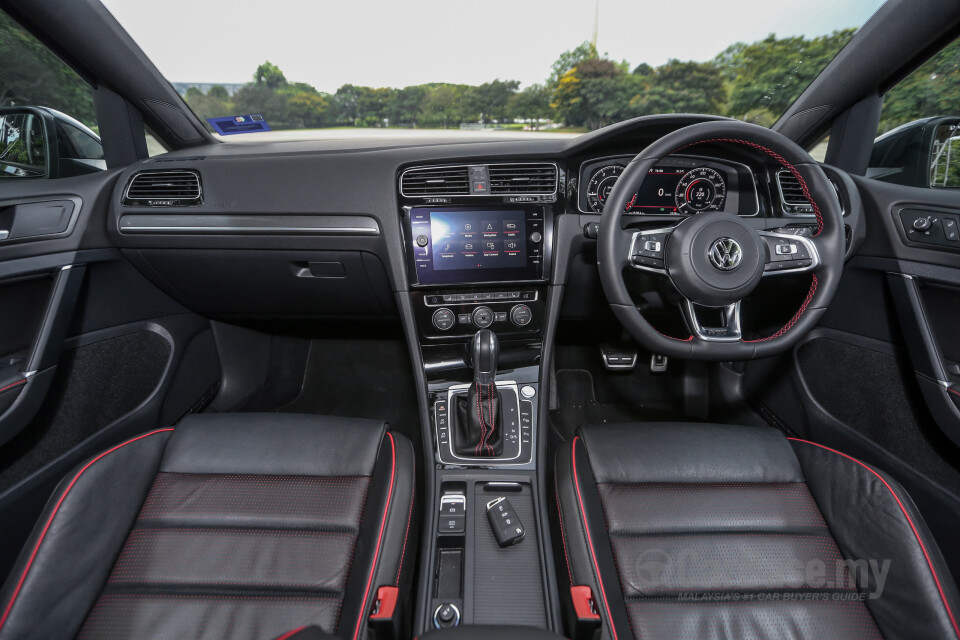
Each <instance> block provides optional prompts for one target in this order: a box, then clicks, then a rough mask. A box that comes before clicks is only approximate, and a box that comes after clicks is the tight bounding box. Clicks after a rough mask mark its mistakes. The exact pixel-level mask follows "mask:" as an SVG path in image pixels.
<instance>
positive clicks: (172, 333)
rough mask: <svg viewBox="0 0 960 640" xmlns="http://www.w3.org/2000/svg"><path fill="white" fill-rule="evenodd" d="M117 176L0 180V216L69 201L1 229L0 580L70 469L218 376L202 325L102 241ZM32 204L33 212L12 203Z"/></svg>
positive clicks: (206, 391)
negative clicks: (7, 233) (49, 228)
mask: <svg viewBox="0 0 960 640" xmlns="http://www.w3.org/2000/svg"><path fill="white" fill-rule="evenodd" d="M116 175H117V174H116V172H104V173H101V174H93V175H89V176H83V177H78V178H66V179H61V180H56V181H32V182H27V181H24V182H16V183H12V184H11V183H4V184H2V185H0V223H4V222H5V221H7V219H6V218H3V216H4V215H7V218H9V217H10V215H11V214H10V212H11V207H13V208H15V209H16V207H17V206H19V205H15V204H12V203H23V202H51V201H59V202H63V201H68V202H71V203H76V205H77V206H76V208H75V210H73V211H71V213H70V216H73V217H72V218H71V221H70V222H69V224H68V227H67V229H66V231H64V232H58V233H53V234H50V235H49V236H46V237H37V236H36V235H33V236H30V237H25V236H19V235H18V234H12V235H15V236H17V237H13V238H9V237H8V239H6V240H0V522H3V523H4V526H3V527H0V579H2V577H3V576H5V575H6V572H7V571H8V570H9V567H10V566H11V565H12V563H13V561H14V560H15V559H16V556H17V554H18V553H19V551H20V548H21V545H22V544H23V542H24V540H25V539H26V537H27V535H28V534H29V532H30V530H31V529H32V527H33V526H34V523H35V520H36V517H37V516H38V515H39V513H40V511H41V509H42V507H43V505H44V503H45V501H46V499H47V497H48V496H49V495H50V494H51V492H52V491H53V490H54V488H55V487H56V485H57V483H58V482H60V481H61V479H62V478H63V477H64V476H65V475H67V474H68V473H69V472H70V470H71V469H72V468H74V467H76V466H77V465H78V464H79V463H81V462H82V461H83V460H84V459H86V458H88V457H90V456H92V455H94V454H96V453H97V452H99V451H102V450H103V449H106V448H109V447H110V446H112V445H115V444H117V443H119V442H121V441H123V440H125V439H128V438H129V437H132V436H134V435H136V434H138V433H142V432H143V431H146V430H150V429H155V428H157V427H159V426H167V425H170V424H174V423H175V422H177V421H178V420H179V419H180V418H181V417H182V416H183V415H185V414H186V413H188V412H190V411H195V410H198V409H200V408H202V407H203V406H204V405H205V403H206V402H209V400H210V398H211V397H212V395H213V393H214V392H215V390H216V389H217V388H218V386H219V381H220V364H219V358H218V356H217V352H216V345H215V343H214V338H213V333H212V330H211V328H210V322H209V321H208V320H207V319H206V318H204V317H202V316H199V315H197V314H194V313H192V312H191V311H190V310H189V309H186V308H185V307H183V306H182V305H181V304H179V303H177V302H176V301H174V300H173V299H171V298H170V297H169V296H168V295H167V294H165V293H164V292H162V291H160V290H159V289H158V288H157V287H156V286H155V285H153V284H152V283H151V282H150V281H149V280H147V279H146V278H144V277H143V275H142V274H141V273H140V272H139V271H138V270H137V269H135V268H134V267H133V266H132V265H131V264H130V263H129V262H128V261H127V260H126V258H124V256H123V255H122V253H121V252H120V251H119V250H117V249H115V248H113V247H112V246H111V243H110V241H109V239H108V236H107V233H106V224H107V223H106V218H107V215H106V212H107V209H108V203H109V199H110V197H111V196H112V193H113V186H114V183H115V181H116ZM31 211H32V213H37V212H38V211H39V212H40V214H41V215H44V214H45V211H43V210H38V209H33V210H31V209H30V208H22V209H18V210H17V211H16V214H17V216H19V215H20V214H21V213H23V212H26V213H31ZM4 212H6V213H4ZM46 213H49V212H46ZM54 217H55V216H54V214H53V213H49V216H48V218H49V219H48V220H47V223H49V224H51V225H53V224H54V222H56V221H54V220H53V218H54ZM40 223H43V221H42V220H41V221H40V222H38V223H37V225H34V226H33V228H37V227H38V226H42V225H41V224H40ZM17 224H18V225H22V224H23V223H22V222H20V219H19V218H18V221H17ZM44 224H46V223H44ZM58 224H59V223H58ZM11 228H23V227H22V226H20V227H15V226H12V227H11ZM27 228H31V227H30V225H29V224H28V225H27ZM11 385H12V386H11ZM5 387H9V388H5Z"/></svg>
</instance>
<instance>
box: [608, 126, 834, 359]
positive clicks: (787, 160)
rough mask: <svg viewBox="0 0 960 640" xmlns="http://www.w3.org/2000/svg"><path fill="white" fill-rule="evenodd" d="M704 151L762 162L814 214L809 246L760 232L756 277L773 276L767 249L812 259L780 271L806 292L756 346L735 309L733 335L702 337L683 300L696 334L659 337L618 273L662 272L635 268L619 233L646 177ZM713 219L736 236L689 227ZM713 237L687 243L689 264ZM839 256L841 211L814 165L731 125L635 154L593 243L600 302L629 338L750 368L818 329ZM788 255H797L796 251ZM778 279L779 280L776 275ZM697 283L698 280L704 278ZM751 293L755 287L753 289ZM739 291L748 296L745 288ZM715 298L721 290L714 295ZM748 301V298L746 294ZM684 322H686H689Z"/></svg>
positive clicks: (781, 141) (629, 234)
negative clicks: (789, 249) (670, 160)
mask: <svg viewBox="0 0 960 640" xmlns="http://www.w3.org/2000/svg"><path fill="white" fill-rule="evenodd" d="M704 143H709V144H716V145H737V146H740V147H744V148H747V149H751V150H753V151H756V152H758V153H762V154H764V155H765V156H767V157H768V158H770V159H772V160H773V161H775V162H776V163H778V164H779V165H780V166H781V167H782V168H783V169H785V170H787V171H789V172H790V173H791V174H793V175H794V177H796V179H797V180H798V182H799V184H800V186H801V189H802V191H803V193H804V195H805V196H806V197H807V199H808V200H809V201H810V203H811V205H812V206H813V210H814V218H815V220H816V225H817V229H816V232H815V233H814V234H813V236H812V237H810V238H803V237H800V236H792V237H788V236H784V237H783V238H780V237H779V236H778V235H775V234H773V233H772V232H770V231H763V230H761V231H758V233H759V234H760V235H762V236H763V238H762V239H763V242H764V247H765V249H766V253H765V255H764V256H763V258H764V265H765V266H764V270H763V275H762V276H761V277H764V276H766V275H771V274H772V269H774V267H771V272H769V273H768V270H767V266H766V265H767V263H769V262H774V261H775V260H774V259H773V258H772V255H773V250H774V249H773V248H771V244H770V242H773V243H785V244H788V245H795V246H799V247H801V249H800V252H801V253H800V255H801V256H802V255H803V254H804V252H805V253H810V252H812V257H811V263H810V264H809V265H806V266H803V267H797V268H796V269H792V268H791V269H787V270H786V271H784V273H791V272H800V273H808V274H809V277H810V289H809V290H808V293H807V296H806V298H805V299H804V301H803V303H802V305H801V306H800V308H799V310H798V311H797V312H796V313H795V314H794V315H793V316H792V317H791V318H790V320H789V321H788V322H787V323H786V324H785V325H784V326H783V327H781V328H780V329H779V330H777V331H776V332H774V333H772V334H771V335H768V336H764V337H760V338H758V339H755V340H743V339H742V335H740V334H739V301H738V302H737V303H736V309H735V313H736V318H735V321H736V324H737V326H736V332H735V333H734V332H733V331H730V332H729V336H726V337H722V336H721V337H716V338H714V337H711V336H710V335H709V334H703V333H702V332H701V331H700V327H699V326H696V325H697V322H696V319H697V314H696V309H695V307H697V306H698V305H697V304H691V303H690V301H689V300H686V305H687V306H690V308H689V309H688V310H687V309H685V313H684V317H685V319H687V324H688V326H690V325H691V324H693V325H695V327H691V336H690V337H688V338H686V339H678V338H673V337H670V336H667V335H664V334H662V333H660V332H659V331H657V329H656V328H654V327H653V326H652V325H651V324H650V323H649V322H648V321H647V320H646V319H645V318H644V317H643V315H642V314H641V313H640V311H639V309H638V308H637V307H636V305H635V304H634V302H633V300H632V299H631V297H630V294H629V292H628V291H627V287H626V283H625V281H624V277H623V271H624V269H625V268H628V267H636V268H640V269H645V270H647V271H661V270H660V269H657V268H655V267H649V266H648V267H643V266H640V265H638V264H637V263H636V261H635V260H636V259H635V258H634V255H635V252H636V251H638V249H637V248H636V247H635V243H636V241H637V239H638V238H639V237H640V236H638V235H637V234H636V232H634V231H633V230H632V229H623V227H622V225H623V221H624V211H625V209H626V205H627V203H628V202H629V200H630V198H631V197H633V195H634V194H635V193H636V192H637V190H638V189H639V187H640V186H641V184H642V183H643V179H644V178H645V177H646V175H647V173H648V171H649V170H650V169H651V168H652V167H653V166H655V165H656V164H657V163H659V162H660V161H661V160H662V159H663V158H665V157H667V156H669V155H671V154H674V153H677V152H678V151H681V150H683V149H687V148H689V147H692V146H695V145H699V144H704ZM711 215H714V216H717V218H716V219H717V221H719V220H720V219H721V217H723V216H726V218H725V220H726V221H727V222H729V223H730V224H731V225H733V226H729V227H727V229H728V230H730V231H736V230H737V227H736V223H735V222H734V221H735V220H738V218H736V217H735V216H730V215H729V214H716V213H712V212H705V213H701V214H699V215H698V216H693V217H692V218H690V219H700V220H701V222H697V223H695V224H697V225H698V226H701V227H710V226H713V225H708V224H706V223H705V222H702V221H703V220H706V218H705V216H711ZM640 220H642V217H633V216H631V222H633V223H636V222H639V221H640ZM686 220H688V219H685V220H683V221H681V223H680V224H678V225H677V227H676V229H681V228H682V227H683V225H684V223H686ZM692 224H694V223H691V225H692ZM741 224H744V225H745V226H749V227H751V228H756V226H755V225H750V224H749V223H746V222H743V221H741ZM676 229H673V230H670V231H669V232H668V233H666V234H664V236H663V237H664V238H666V245H667V246H666V247H664V248H663V252H664V257H666V255H667V251H668V250H669V249H670V248H671V246H670V241H671V238H670V235H671V234H672V233H673V231H674V230H676ZM718 229H719V227H718ZM714 232H716V230H710V229H706V230H700V229H698V230H697V234H698V235H697V237H696V238H695V239H694V240H693V241H689V242H690V243H691V244H690V247H695V248H696V250H687V252H686V253H685V254H683V255H688V256H692V257H690V260H692V261H697V260H703V259H704V257H703V256H701V255H700V252H699V250H700V249H702V247H701V246H700V245H702V244H703V243H702V242H701V240H702V239H701V238H700V235H699V234H706V235H705V236H704V237H705V238H706V239H707V241H708V246H712V244H710V240H711V239H710V238H709V234H710V233H714ZM780 235H782V234H780ZM717 239H720V238H717ZM768 241H770V242H768ZM745 242H746V243H747V244H748V245H750V242H751V241H750V240H749V239H747V240H745ZM696 243H699V244H696ZM654 247H655V245H654ZM690 247H686V246H685V247H684V248H685V249H689V248H690ZM641 248H642V247H641ZM844 248H845V234H844V228H843V214H842V211H841V209H840V203H839V200H838V199H837V198H836V194H835V192H834V190H833V187H832V185H831V183H830V181H829V180H828V179H827V177H826V175H825V174H824V172H823V170H822V169H821V167H820V165H819V164H818V163H817V162H816V161H815V160H813V158H811V157H810V155H809V154H808V153H807V152H806V151H805V150H804V149H803V148H802V147H800V146H798V145H797V144H796V143H794V142H793V141H791V140H789V139H787V138H785V137H784V136H782V135H780V134H778V133H776V132H774V131H771V130H770V129H766V128H764V127H760V126H757V125H753V124H749V123H745V122H740V121H736V120H719V121H710V122H704V123H699V124H694V125H690V126H688V127H684V128H682V129H678V130H676V131H674V132H672V133H669V134H667V135H666V136H664V137H662V138H660V139H659V140H657V141H656V142H654V143H653V144H651V145H650V146H648V147H647V148H646V149H644V150H643V151H641V152H640V153H639V154H638V155H637V156H636V157H635V158H634V159H633V160H632V161H631V162H630V163H629V164H628V165H627V167H626V168H625V169H624V171H623V173H622V174H621V176H620V177H619V179H618V180H617V182H616V184H615V185H614V187H613V189H612V190H611V192H610V194H609V195H608V196H607V200H606V203H605V205H604V213H603V221H602V223H601V225H600V234H599V237H598V246H597V266H598V268H599V271H600V279H601V283H602V284H603V290H604V294H605V295H606V297H607V300H608V302H609V303H610V307H611V309H612V311H613V313H614V315H616V316H617V319H618V320H619V321H620V322H621V324H623V326H624V328H625V329H626V330H627V331H628V332H629V333H630V334H631V335H632V336H633V338H634V339H635V340H637V342H639V343H640V344H641V345H642V346H643V347H645V348H646V349H649V350H650V351H652V352H654V353H658V354H661V355H665V356H669V357H676V358H682V359H688V360H712V361H724V360H749V359H753V358H760V357H766V356H770V355H775V354H777V353H781V352H783V351H786V350H788V349H790V348H791V347H793V346H794V345H796V344H797V343H798V342H799V341H800V339H802V338H803V336H804V335H806V334H807V333H808V332H809V331H810V330H811V329H812V328H813V327H814V326H816V324H817V322H819V320H820V318H821V317H822V315H823V313H824V312H825V311H826V309H827V306H828V305H829V303H830V301H831V300H832V299H833V296H834V294H835V293H836V290H837V286H838V284H839V281H840V275H841V273H842V270H843V262H844ZM759 249H760V247H759V245H758V246H757V247H753V246H752V245H750V246H748V248H747V250H746V251H744V253H750V255H751V256H752V255H753V253H752V252H753V251H755V250H759ZM793 250H794V251H796V249H795V248H794V249H793ZM777 251H779V249H777ZM675 254H676V252H674V259H676V255H675ZM651 255H655V254H651ZM781 257H782V256H781ZM645 262H647V263H648V264H649V263H651V262H653V263H656V261H655V260H654V261H651V260H646V261H645ZM751 264H752V263H751ZM791 264H798V265H799V264H803V262H802V261H799V260H798V261H795V262H793V263H791ZM694 266H695V267H696V268H695V269H694V271H696V270H697V269H699V271H698V273H706V272H705V271H704V270H703V267H702V265H701V264H699V263H698V264H697V265H694ZM670 267H671V265H670V264H668V263H665V264H664V266H663V269H662V271H663V275H665V276H669V272H670V271H671V268H670ZM675 272H676V273H680V272H681V267H679V266H678V267H677V268H676V270H675ZM778 275H780V274H779V273H778ZM699 279H700V280H703V278H699ZM687 280H689V282H687V281H685V284H687V286H688V289H689V288H690V287H692V286H693V285H697V284H698V282H697V280H698V278H696V277H691V278H687ZM700 284H702V283H700ZM674 286H675V287H676V286H677V283H674ZM753 286H754V287H755V286H756V283H754V285H753ZM745 287H746V288H749V282H748V283H747V284H746V285H745ZM706 289H709V286H706V287H703V286H701V287H700V288H699V289H697V290H698V291H702V292H703V293H704V295H705V293H706ZM678 290H679V289H678ZM718 291H725V290H721V289H718ZM723 295H729V292H727V293H723V294H718V296H705V297H707V298H709V299H710V301H711V303H713V302H716V301H717V300H719V299H720V298H721V297H722V296H723ZM746 295H749V291H748V292H747V294H746ZM732 308H733V305H731V306H730V307H729V309H725V313H727V312H729V313H733V311H730V309H732ZM690 314H692V321H691V319H690ZM694 328H695V329H696V330H694ZM728 328H729V327H728ZM711 331H712V329H711ZM717 335H718V336H719V335H720V334H717ZM734 336H736V338H734Z"/></svg>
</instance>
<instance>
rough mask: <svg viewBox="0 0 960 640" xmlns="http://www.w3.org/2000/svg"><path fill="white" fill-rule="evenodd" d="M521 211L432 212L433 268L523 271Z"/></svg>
mask: <svg viewBox="0 0 960 640" xmlns="http://www.w3.org/2000/svg"><path fill="white" fill-rule="evenodd" d="M523 216H524V212H523V211H469V212H468V211H432V212H431V213H430V236H431V239H432V243H431V244H432V245H433V268H434V269H437V270H440V271H449V270H456V269H509V268H523V267H524V266H525V265H526V262H527V256H526V251H525V250H526V239H525V238H524V236H523V232H524V227H525V224H524V222H525V220H524V219H523Z"/></svg>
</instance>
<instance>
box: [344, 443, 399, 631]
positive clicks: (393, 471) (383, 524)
mask: <svg viewBox="0 0 960 640" xmlns="http://www.w3.org/2000/svg"><path fill="white" fill-rule="evenodd" d="M387 437H388V438H390V488H389V489H388V490H387V503H386V504H385V505H384V506H383V518H382V519H381V520H380V533H379V534H377V548H376V550H375V551H374V552H373V562H372V563H371V564H370V575H369V576H367V587H366V588H365V589H364V590H363V600H362V601H361V605H360V616H359V617H358V618H357V626H356V628H355V629H354V630H353V640H357V638H358V637H359V636H360V627H361V626H362V625H363V620H364V618H366V617H367V616H366V614H367V596H369V595H370V585H371V584H372V583H373V574H374V573H376V571H377V560H378V559H379V558H380V546H381V545H382V544H383V531H384V529H386V528H387V514H389V513H390V501H391V500H392V499H393V480H394V477H395V476H396V475H397V445H396V444H394V442H393V434H392V433H390V432H389V431H387Z"/></svg>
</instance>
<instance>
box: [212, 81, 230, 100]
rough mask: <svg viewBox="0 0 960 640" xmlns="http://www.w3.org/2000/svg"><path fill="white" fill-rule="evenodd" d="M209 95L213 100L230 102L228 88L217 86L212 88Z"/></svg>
mask: <svg viewBox="0 0 960 640" xmlns="http://www.w3.org/2000/svg"><path fill="white" fill-rule="evenodd" d="M207 95H208V96H210V97H211V98H216V99H217V100H221V101H223V102H229V101H230V94H229V93H228V92H227V89H226V87H224V86H223V85H220V84H215V85H213V86H212V87H210V90H209V91H207Z"/></svg>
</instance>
